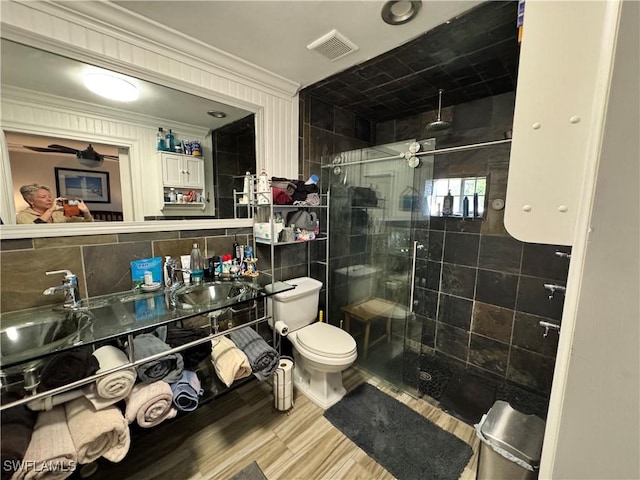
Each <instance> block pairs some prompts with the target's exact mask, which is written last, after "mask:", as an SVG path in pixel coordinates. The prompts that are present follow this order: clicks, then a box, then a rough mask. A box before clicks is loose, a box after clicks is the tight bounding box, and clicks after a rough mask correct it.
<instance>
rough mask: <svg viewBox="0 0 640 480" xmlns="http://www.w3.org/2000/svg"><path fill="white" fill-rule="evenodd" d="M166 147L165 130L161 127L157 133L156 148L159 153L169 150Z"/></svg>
mask: <svg viewBox="0 0 640 480" xmlns="http://www.w3.org/2000/svg"><path fill="white" fill-rule="evenodd" d="M165 145H166V144H165V138H164V130H163V129H162V127H159V128H158V133H156V148H157V149H158V151H159V152H162V151H164V150H166V149H167V148H166V146H165Z"/></svg>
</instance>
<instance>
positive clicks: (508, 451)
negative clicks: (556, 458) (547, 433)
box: [475, 400, 545, 480]
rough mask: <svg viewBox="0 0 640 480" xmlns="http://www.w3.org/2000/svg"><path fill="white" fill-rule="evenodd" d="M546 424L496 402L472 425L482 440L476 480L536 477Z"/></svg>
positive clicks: (531, 478) (515, 479)
mask: <svg viewBox="0 0 640 480" xmlns="http://www.w3.org/2000/svg"><path fill="white" fill-rule="evenodd" d="M544 427H545V422H544V420H542V419H541V418H540V417H537V416H535V415H525V414H524V413H522V412H519V411H517V410H515V409H513V408H512V407H511V405H509V403H508V402H505V401H502V400H498V401H496V402H495V403H494V404H493V406H492V407H491V408H490V409H489V411H488V412H487V413H486V414H485V415H483V416H482V419H481V420H480V422H479V423H478V424H477V425H475V428H476V434H477V435H478V437H479V438H480V440H481V442H482V443H481V444H480V460H479V464H478V472H477V476H476V479H477V480H535V479H536V478H538V468H539V466H540V455H541V453H542V440H543V438H544Z"/></svg>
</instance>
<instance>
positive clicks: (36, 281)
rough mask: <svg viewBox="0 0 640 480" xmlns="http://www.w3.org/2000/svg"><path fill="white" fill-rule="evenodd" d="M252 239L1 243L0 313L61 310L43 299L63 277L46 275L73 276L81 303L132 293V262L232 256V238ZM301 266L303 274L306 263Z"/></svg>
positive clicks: (242, 232)
mask: <svg viewBox="0 0 640 480" xmlns="http://www.w3.org/2000/svg"><path fill="white" fill-rule="evenodd" d="M252 233H253V232H252V230H251V229H250V228H242V229H215V230H213V229H212V230H199V231H189V230H185V231H172V232H152V233H125V234H113V235H93V236H91V235H89V236H78V237H55V238H37V239H30V240H28V239H24V240H2V242H1V244H0V246H1V251H0V281H1V282H2V283H1V284H2V290H1V293H0V311H2V312H10V311H13V310H21V309H24V308H30V307H37V306H43V305H59V304H61V303H62V302H63V300H64V299H63V297H62V294H61V293H60V294H54V295H51V296H45V295H42V292H43V291H44V290H45V289H46V288H48V287H51V286H55V285H58V284H60V282H61V280H62V275H46V274H45V272H47V271H53V270H70V271H72V272H73V273H75V274H76V275H77V276H78V282H79V284H80V293H81V295H82V296H83V297H84V296H96V295H105V294H109V293H115V292H121V291H125V290H128V289H130V288H131V267H130V262H131V261H132V260H137V259H141V258H149V257H155V256H159V257H163V256H165V255H170V256H172V257H174V258H176V257H179V256H180V255H188V254H189V253H190V252H191V247H192V245H193V243H194V242H197V243H198V244H199V245H200V248H201V249H202V251H203V254H204V255H205V257H210V256H212V255H219V254H222V253H230V252H231V249H232V245H233V241H234V238H236V237H237V239H238V242H239V243H244V244H246V243H248V242H250V241H252ZM304 264H305V265H304V266H305V273H306V260H305V261H304ZM258 268H259V269H269V268H270V264H269V263H268V259H264V260H263V259H260V260H259V262H258Z"/></svg>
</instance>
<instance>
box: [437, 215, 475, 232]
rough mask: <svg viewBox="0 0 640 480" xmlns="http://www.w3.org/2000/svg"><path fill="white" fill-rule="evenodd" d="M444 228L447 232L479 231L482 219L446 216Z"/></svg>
mask: <svg viewBox="0 0 640 480" xmlns="http://www.w3.org/2000/svg"><path fill="white" fill-rule="evenodd" d="M445 228H446V230H447V232H459V233H480V230H481V228H482V220H480V219H472V218H447V219H446V221H445Z"/></svg>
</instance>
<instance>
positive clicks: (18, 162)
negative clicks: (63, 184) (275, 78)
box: [0, 38, 260, 238]
mask: <svg viewBox="0 0 640 480" xmlns="http://www.w3.org/2000/svg"><path fill="white" fill-rule="evenodd" d="M1 42H2V43H1V46H0V48H1V50H0V53H1V62H2V65H1V73H2V81H1V88H2V90H1V93H2V99H1V100H2V111H3V115H2V119H1V122H2V123H1V129H2V131H1V134H0V142H1V147H2V148H1V157H2V158H1V162H2V165H1V167H2V172H3V175H2V180H0V181H1V182H2V190H3V194H2V196H1V199H0V202H1V211H0V213H1V217H2V221H3V226H2V227H0V230H1V232H0V233H2V237H3V238H30V237H34V236H50V235H52V232H53V231H52V230H50V229H47V230H49V231H48V232H45V231H44V229H46V227H48V225H40V226H37V227H34V226H33V225H14V222H15V213H16V212H17V211H19V210H21V209H23V208H25V207H26V206H27V205H26V203H25V202H24V200H22V198H21V196H20V194H19V188H20V186H21V185H24V184H26V183H43V184H45V185H48V186H49V187H51V189H52V191H53V193H54V194H55V193H56V192H57V193H60V192H59V187H58V188H56V183H57V182H58V181H60V179H59V178H58V177H57V176H56V175H57V172H58V171H59V170H60V169H68V170H77V171H81V172H83V173H82V175H85V176H90V177H92V178H93V177H96V176H98V177H107V178H109V183H108V188H109V191H108V192H107V191H105V192H102V194H101V195H102V196H98V197H96V198H95V199H94V202H88V205H89V206H90V208H91V210H92V211H107V212H110V211H113V212H115V213H117V214H118V215H114V216H103V217H101V218H100V220H103V221H100V222H95V223H92V224H86V223H85V224H83V225H82V230H80V229H79V227H78V225H72V224H57V225H55V230H56V231H55V233H53V234H54V235H56V236H58V235H78V234H87V233H107V232H110V231H113V232H116V231H136V230H137V231H152V230H159V229H168V228H172V227H173V226H172V225H169V223H171V222H172V221H178V220H179V221H180V224H179V227H178V228H181V229H190V228H203V226H204V225H206V226H207V228H212V227H214V226H215V223H216V222H213V223H212V221H211V220H212V219H215V220H223V219H224V220H231V219H233V209H232V208H229V205H226V207H225V208H222V207H223V206H224V204H225V200H226V201H227V203H228V201H229V199H230V198H231V197H232V184H233V181H231V182H230V181H229V180H230V179H232V177H233V176H236V175H242V174H244V173H245V172H246V171H247V170H250V171H252V172H255V158H256V152H255V145H256V143H257V142H256V133H257V132H256V127H255V125H256V121H255V119H254V117H255V116H256V115H259V114H260V113H259V108H255V110H251V108H252V106H250V105H242V106H234V105H232V104H231V103H232V102H230V101H227V99H224V101H221V100H222V99H219V98H214V95H215V92H213V91H212V92H210V93H211V95H209V94H208V93H203V92H197V93H198V94H197V95H195V94H193V93H190V92H186V91H180V90H178V89H176V88H170V87H169V86H164V85H161V84H159V83H157V82H151V81H147V80H144V79H142V78H140V77H142V75H139V76H136V77H132V76H128V75H124V74H121V73H119V72H114V70H113V69H107V68H102V66H99V65H98V63H99V62H98V61H96V62H95V64H89V63H84V62H80V61H77V60H74V59H71V58H67V57H64V56H61V55H57V54H54V53H51V52H48V51H45V50H42V49H38V48H34V47H32V46H28V45H24V44H21V43H17V42H13V41H10V40H8V39H5V38H3V39H2V41H1ZM96 72H101V73H105V72H106V73H112V74H115V76H116V77H119V78H123V79H125V80H126V81H128V82H129V83H130V84H132V85H134V87H136V88H137V91H138V94H139V97H138V99H137V100H135V101H130V102H122V101H116V100H110V99H107V98H103V97H100V96H98V95H96V94H95V93H93V92H91V91H90V90H88V89H87V88H86V87H85V85H84V83H83V76H84V75H86V74H88V73H96ZM208 112H211V113H208ZM25 117H28V121H26V122H25V121H24V118H25ZM158 127H162V128H163V129H164V132H166V131H167V130H168V129H171V130H172V133H173V134H174V135H175V138H176V140H177V142H176V143H180V141H185V142H188V141H189V140H199V141H200V143H201V158H202V159H203V163H204V182H205V186H204V190H205V192H206V193H205V195H204V196H203V197H204V198H203V201H202V202H201V203H202V204H203V205H202V206H201V207H196V208H192V206H190V205H189V206H184V207H183V206H178V208H173V209H167V208H165V207H166V204H165V200H166V196H165V195H164V193H165V192H164V189H163V169H162V164H161V159H160V157H159V156H158V154H157V152H156V141H157V140H156V134H157V131H158ZM225 132H228V133H225ZM222 134H223V135H225V144H226V145H228V144H229V143H233V142H230V141H229V136H233V135H238V136H239V138H240V139H239V140H238V141H237V142H236V143H238V142H243V148H242V151H241V153H242V154H243V155H240V154H233V153H232V154H231V155H230V154H229V152H228V148H227V149H226V150H225V151H224V152H220V151H217V148H218V147H217V144H221V143H222V142H216V138H217V135H222ZM50 145H62V146H63V147H68V149H69V151H66V152H61V151H51V150H60V149H57V148H54V149H49V150H50V151H43V150H47V149H48V147H49V146H50ZM89 145H92V147H93V148H94V150H95V151H97V152H99V154H100V156H101V157H102V156H104V158H101V159H100V161H99V162H91V161H87V160H86V159H83V158H81V156H80V155H79V154H78V155H75V154H73V153H72V151H73V150H77V151H78V152H81V151H84V150H85V149H86V148H87V147H88V146H89ZM247 149H249V153H248V154H247V151H248V150H247ZM218 187H219V188H218ZM107 194H108V195H107ZM225 197H226V198H225ZM107 198H108V200H109V201H106V200H107ZM235 223H238V222H233V221H232V222H225V225H235ZM243 223H246V221H244V222H242V221H240V222H239V223H238V225H240V224H243ZM153 224H161V225H158V226H157V227H154V226H153ZM87 229H92V231H91V232H87ZM93 230H96V231H95V232H94V231H93ZM41 232H42V233H41Z"/></svg>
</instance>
